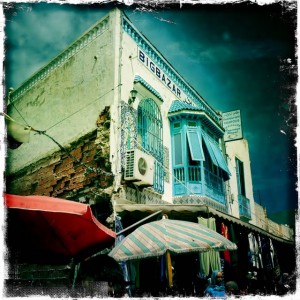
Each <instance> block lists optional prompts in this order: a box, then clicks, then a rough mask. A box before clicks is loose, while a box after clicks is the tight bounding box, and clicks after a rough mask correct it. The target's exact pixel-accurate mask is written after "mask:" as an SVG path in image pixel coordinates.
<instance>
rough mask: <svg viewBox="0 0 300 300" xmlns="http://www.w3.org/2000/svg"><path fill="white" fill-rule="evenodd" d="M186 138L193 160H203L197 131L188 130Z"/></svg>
mask: <svg viewBox="0 0 300 300" xmlns="http://www.w3.org/2000/svg"><path fill="white" fill-rule="evenodd" d="M187 139H188V144H189V148H190V153H191V158H192V160H195V161H200V160H204V155H203V150H202V146H201V141H200V138H199V134H198V132H197V131H192V130H188V131H187Z"/></svg>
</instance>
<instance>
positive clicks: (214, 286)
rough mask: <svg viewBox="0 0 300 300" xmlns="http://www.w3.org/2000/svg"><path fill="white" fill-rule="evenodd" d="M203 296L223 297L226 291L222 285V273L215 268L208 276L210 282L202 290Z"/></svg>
mask: <svg viewBox="0 0 300 300" xmlns="http://www.w3.org/2000/svg"><path fill="white" fill-rule="evenodd" d="M204 296H205V297H215V298H225V297H226V292H225V287H224V285H223V273H222V272H221V271H218V270H215V271H213V272H212V274H211V277H210V284H209V285H208V287H207V288H206V290H205V291H204Z"/></svg>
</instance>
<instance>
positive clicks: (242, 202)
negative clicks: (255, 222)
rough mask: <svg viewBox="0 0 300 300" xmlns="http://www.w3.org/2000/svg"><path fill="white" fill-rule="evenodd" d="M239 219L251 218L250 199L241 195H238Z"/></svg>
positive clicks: (246, 219) (247, 219)
mask: <svg viewBox="0 0 300 300" xmlns="http://www.w3.org/2000/svg"><path fill="white" fill-rule="evenodd" d="M238 200H239V212H240V219H241V220H243V221H249V220H251V209H250V200H249V199H248V198H246V197H245V196H243V195H238Z"/></svg>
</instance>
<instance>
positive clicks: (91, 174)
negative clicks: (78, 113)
mask: <svg viewBox="0 0 300 300" xmlns="http://www.w3.org/2000/svg"><path fill="white" fill-rule="evenodd" d="M97 126H98V129H97V130H95V131H94V132H92V133H90V134H88V135H86V136H84V137H81V138H80V139H79V140H77V141H76V142H74V143H73V144H72V145H71V146H70V147H69V148H68V149H67V150H68V151H69V153H70V155H68V154H67V153H65V152H64V151H58V152H56V153H54V154H52V155H51V157H47V158H44V159H43V160H40V161H37V162H35V163H34V164H32V165H31V166H28V167H26V168H25V169H23V170H21V171H20V172H18V173H17V174H14V175H13V176H11V177H8V178H7V179H6V192H7V193H12V194H18V195H45V196H51V197H58V198H64V199H72V200H76V201H82V202H86V203H91V204H94V203H97V201H99V199H107V198H109V199H110V197H111V193H112V185H113V180H114V177H113V175H112V174H111V173H110V171H111V165H110V162H109V154H110V149H109V133H110V113H109V108H105V110H104V111H103V112H102V114H101V115H100V116H99V118H98V120H97Z"/></svg>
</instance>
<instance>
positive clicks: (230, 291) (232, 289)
mask: <svg viewBox="0 0 300 300" xmlns="http://www.w3.org/2000/svg"><path fill="white" fill-rule="evenodd" d="M225 291H226V295H228V296H236V295H238V294H239V287H238V285H237V283H236V282H235V281H227V282H226V284H225Z"/></svg>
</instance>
